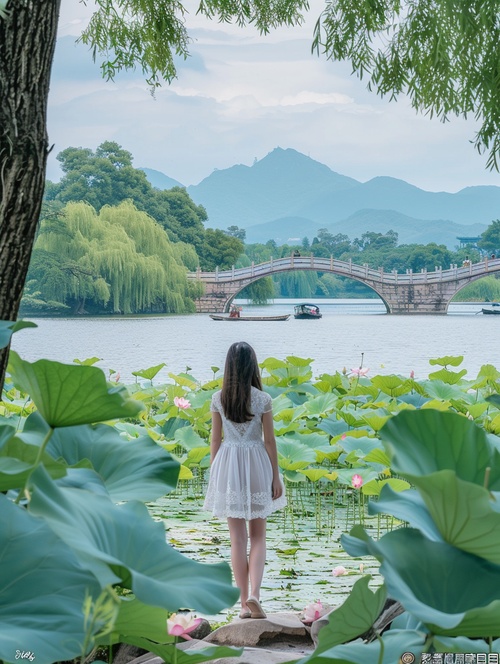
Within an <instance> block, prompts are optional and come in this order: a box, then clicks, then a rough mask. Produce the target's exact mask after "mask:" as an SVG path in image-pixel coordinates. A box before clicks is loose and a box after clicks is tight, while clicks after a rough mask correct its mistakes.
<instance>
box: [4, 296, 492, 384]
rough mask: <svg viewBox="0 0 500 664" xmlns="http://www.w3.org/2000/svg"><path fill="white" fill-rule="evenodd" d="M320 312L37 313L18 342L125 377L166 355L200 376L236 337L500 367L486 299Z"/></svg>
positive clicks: (283, 305)
mask: <svg viewBox="0 0 500 664" xmlns="http://www.w3.org/2000/svg"><path fill="white" fill-rule="evenodd" d="M297 302H299V300H285V301H283V300H277V301H275V303H274V304H272V305H268V306H260V307H252V306H250V305H243V306H244V313H248V314H250V313H251V314H253V315H264V316H266V315H267V316H270V315H277V314H283V313H292V312H293V305H294V304H295V303H297ZM317 303H318V304H319V305H320V307H321V311H322V313H323V318H321V319H320V320H295V319H294V318H293V316H292V317H291V318H290V319H289V320H288V321H286V322H268V321H263V322H254V321H250V322H245V321H239V322H220V321H219V322H217V321H213V320H211V319H210V318H209V317H208V315H207V314H191V315H182V316H181V315H172V316H163V317H160V316H155V317H144V316H143V317H119V318H102V317H100V318H64V319H50V318H42V319H33V320H35V322H36V323H37V324H38V326H39V328H38V330H31V329H28V330H22V331H21V332H19V333H16V334H15V335H14V338H13V344H12V345H13V348H14V349H15V350H16V351H17V352H19V353H20V354H21V355H22V356H23V357H24V358H25V359H27V360H30V361H34V360H36V359H39V358H41V357H47V358H50V359H54V360H58V361H60V362H72V361H73V360H74V359H75V358H78V359H85V358H88V357H92V356H97V357H100V358H102V359H101V361H100V362H99V363H98V364H97V366H100V367H102V368H103V369H104V370H106V371H107V370H108V369H114V370H115V371H118V372H120V375H121V380H122V381H126V382H130V381H133V380H135V378H134V377H133V376H132V373H131V372H132V371H135V370H138V369H144V368H146V367H150V366H154V365H157V364H160V363H161V362H165V363H166V364H167V367H166V368H164V369H162V371H161V372H160V373H159V374H158V376H157V378H156V379H155V382H161V381H162V380H166V379H167V376H168V372H174V373H178V372H181V371H185V370H186V367H190V368H191V373H192V374H193V375H194V376H195V377H196V378H197V379H199V380H207V379H209V378H211V377H212V376H213V373H212V371H211V368H210V367H212V366H215V367H223V365H224V358H225V355H226V351H227V349H228V347H229V345H230V344H231V343H233V342H234V341H241V340H245V341H248V342H249V343H250V344H252V345H253V346H254V348H255V350H256V352H257V356H258V357H259V359H264V358H265V357H269V356H274V357H278V358H284V357H286V356H287V355H299V356H301V357H311V358H314V360H315V361H314V364H313V368H314V369H315V371H316V372H317V373H320V372H323V371H326V372H329V373H330V372H334V371H336V370H342V368H343V367H346V369H347V370H350V369H351V368H352V367H357V366H359V364H360V361H361V354H362V353H363V354H364V359H363V366H365V367H369V368H370V373H369V375H370V376H373V375H375V374H377V373H398V374H401V375H406V376H407V375H409V373H410V371H412V370H413V371H414V372H415V377H416V378H417V379H419V378H423V377H426V376H427V375H428V373H429V371H431V370H433V368H432V367H431V366H430V365H429V363H428V360H429V358H433V357H439V356H442V355H464V362H463V367H464V368H466V369H467V370H468V371H469V376H470V377H474V376H475V375H476V373H477V371H478V370H479V368H480V367H481V365H482V364H486V363H490V364H494V365H496V366H497V367H500V344H499V343H498V339H499V333H500V316H484V315H475V314H476V313H477V312H479V311H481V306H484V305H481V304H480V303H474V304H468V303H459V304H452V305H450V312H449V315H447V316H388V315H385V308H384V305H383V304H382V302H381V301H380V300H317Z"/></svg>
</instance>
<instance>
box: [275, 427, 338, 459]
mask: <svg viewBox="0 0 500 664" xmlns="http://www.w3.org/2000/svg"><path fill="white" fill-rule="evenodd" d="M286 438H287V440H288V439H290V440H296V441H297V442H298V443H300V444H301V445H305V446H306V447H309V448H310V449H312V450H314V451H315V452H318V451H319V450H321V451H322V452H326V453H327V454H328V453H330V452H333V451H337V452H338V450H334V449H333V448H332V446H331V445H330V438H329V436H327V435H326V434H323V433H318V432H317V431H314V432H311V433H299V432H294V433H291V434H290V435H288V436H287V437H286Z"/></svg>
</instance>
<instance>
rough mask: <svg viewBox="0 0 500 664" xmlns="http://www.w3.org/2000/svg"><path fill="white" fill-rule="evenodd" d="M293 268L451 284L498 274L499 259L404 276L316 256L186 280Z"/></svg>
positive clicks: (197, 274)
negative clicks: (475, 277) (453, 281)
mask: <svg viewBox="0 0 500 664" xmlns="http://www.w3.org/2000/svg"><path fill="white" fill-rule="evenodd" d="M293 268H298V269H302V270H304V269H305V270H315V271H317V272H325V271H328V272H333V271H335V273H336V274H340V275H345V276H350V277H354V278H356V277H357V278H359V279H362V280H364V281H367V280H368V281H373V282H379V283H382V282H383V283H391V282H392V283H395V284H410V283H415V284H417V283H435V282H439V281H452V280H455V279H465V278H468V277H469V278H470V277H471V276H477V275H484V274H487V273H488V272H490V271H491V272H498V271H500V258H494V259H491V258H490V259H485V260H484V261H481V262H479V263H470V264H469V265H461V266H460V267H458V265H457V266H453V267H451V268H450V269H447V270H443V269H437V270H435V271H432V272H428V271H427V270H423V271H422V272H412V271H411V270H408V271H407V272H406V273H399V272H396V271H392V272H386V271H384V269H383V268H379V269H374V268H370V267H368V265H367V264H365V265H358V264H357V263H353V262H352V261H341V260H337V259H334V258H332V257H330V258H322V257H319V256H318V257H316V256H287V257H285V258H277V259H271V260H269V261H266V262H265V263H258V264H257V265H254V264H252V265H249V266H248V267H241V268H232V269H231V270H220V271H219V270H218V269H216V271H215V272H201V271H197V272H191V273H189V274H188V277H189V278H190V279H201V280H204V281H214V280H215V281H217V282H231V281H241V280H245V279H249V278H252V277H264V276H269V275H271V274H273V273H279V272H284V271H287V270H290V269H293Z"/></svg>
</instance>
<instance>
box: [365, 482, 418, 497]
mask: <svg viewBox="0 0 500 664" xmlns="http://www.w3.org/2000/svg"><path fill="white" fill-rule="evenodd" d="M384 486H390V487H391V489H394V491H407V490H408V489H409V488H410V487H411V484H410V483H409V482H406V480H402V479H400V478H399V477H389V478H387V479H384V480H378V479H374V480H370V481H369V482H367V483H366V484H363V486H362V487H361V491H362V493H364V495H365V496H380V493H381V491H382V489H383V488H384Z"/></svg>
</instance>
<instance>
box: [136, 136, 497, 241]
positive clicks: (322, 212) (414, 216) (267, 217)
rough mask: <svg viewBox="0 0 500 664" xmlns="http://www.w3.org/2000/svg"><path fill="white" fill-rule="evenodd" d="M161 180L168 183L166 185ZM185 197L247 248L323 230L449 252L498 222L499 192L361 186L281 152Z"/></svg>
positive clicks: (387, 183)
mask: <svg viewBox="0 0 500 664" xmlns="http://www.w3.org/2000/svg"><path fill="white" fill-rule="evenodd" d="M142 170H144V172H145V173H146V175H147V177H148V179H149V180H150V182H151V183H152V184H153V186H156V187H158V188H163V189H166V188H170V187H172V186H175V185H177V186H182V185H180V183H178V182H176V181H175V180H172V179H171V178H168V177H167V176H165V175H164V174H163V173H160V172H159V171H152V170H151V169H146V168H144V169H142ZM160 176H161V177H160ZM163 178H165V180H163ZM167 181H170V182H173V183H174V184H170V185H169V186H167V185H166V182H167ZM163 182H165V186H162V183H163ZM187 191H188V193H189V194H190V196H191V197H192V198H193V200H194V201H195V202H196V203H198V204H201V205H203V206H204V207H205V208H206V210H207V213H208V217H209V225H210V226H212V227H215V228H222V229H226V228H227V227H228V226H233V225H235V226H239V227H240V228H245V229H246V231H247V242H267V240H270V239H274V240H275V241H276V242H278V243H284V242H287V241H288V240H290V239H291V238H301V239H302V238H303V237H308V238H309V240H312V239H313V237H314V235H315V234H316V232H317V230H318V229H319V228H327V229H328V230H329V231H330V232H332V233H334V234H336V233H343V234H345V235H347V236H348V237H349V238H350V239H351V240H353V239H354V238H355V237H360V236H361V235H362V234H363V233H364V232H365V231H375V232H381V233H385V232H387V231H388V230H394V231H396V232H397V233H398V234H399V243H400V244H409V243H419V244H420V243H422V244H426V243H428V242H436V243H438V244H445V245H447V246H448V247H450V248H454V247H455V246H456V245H457V244H458V242H457V236H466V237H474V236H477V235H480V234H481V233H482V232H483V231H484V230H485V229H486V227H487V226H488V224H489V223H491V221H493V220H494V219H497V218H499V217H500V187H495V186H479V187H467V188H465V189H462V190H461V191H459V192H457V193H456V194H451V193H447V192H429V191H424V190H423V189H419V188H418V187H415V186H413V185H411V184H408V183H407V182H405V181H404V180H398V179H396V178H390V177H375V178H373V179H372V180H369V181H368V182H364V183H363V182H358V181H357V180H354V179H353V178H350V177H346V176H344V175H340V174H339V173H335V172H334V171H332V170H331V169H330V168H328V166H325V165H324V164H321V163H319V162H318V161H315V160H314V159H311V158H310V157H307V156H306V155H304V154H301V153H300V152H297V151H296V150H292V149H282V148H276V149H274V150H273V151H272V152H270V153H269V154H268V155H267V156H266V157H264V158H263V159H261V160H260V161H257V162H255V163H254V164H253V165H252V166H244V165H241V164H239V165H236V166H232V167H231V168H227V169H224V170H215V171H214V172H213V173H211V174H210V175H209V176H208V177H206V178H205V179H204V180H202V181H201V182H200V183H199V184H197V185H192V186H189V187H187Z"/></svg>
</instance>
